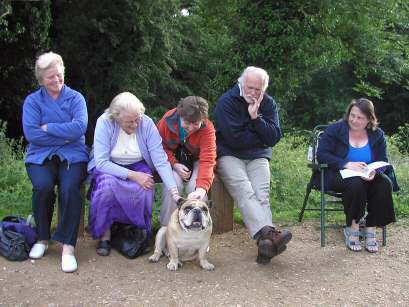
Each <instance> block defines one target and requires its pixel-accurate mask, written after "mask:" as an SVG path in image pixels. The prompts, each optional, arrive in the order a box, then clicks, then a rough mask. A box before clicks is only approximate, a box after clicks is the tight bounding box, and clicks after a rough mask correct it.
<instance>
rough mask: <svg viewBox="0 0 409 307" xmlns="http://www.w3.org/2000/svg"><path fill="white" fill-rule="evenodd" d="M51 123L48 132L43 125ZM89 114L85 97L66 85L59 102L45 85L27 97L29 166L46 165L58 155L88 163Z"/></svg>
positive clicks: (25, 133) (24, 108)
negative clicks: (51, 158)
mask: <svg viewBox="0 0 409 307" xmlns="http://www.w3.org/2000/svg"><path fill="white" fill-rule="evenodd" d="M44 124H47V131H46V132H45V131H43V130H42V129H41V126H42V125H44ZM87 124H88V113H87V106H86V103H85V99H84V97H83V96H82V95H81V94H80V93H79V92H77V91H75V90H73V89H71V88H69V87H68V86H66V85H64V87H63V88H62V90H61V94H60V96H59V98H58V99H57V100H53V99H52V98H51V96H50V95H49V94H48V92H47V90H46V89H45V87H44V86H41V87H40V88H39V89H38V90H37V91H35V92H34V93H32V94H30V95H28V96H27V98H26V99H25V101H24V105H23V130H24V136H25V137H26V139H27V141H28V143H29V144H28V149H27V156H26V160H25V162H26V163H33V164H42V163H43V162H44V160H45V159H47V158H49V157H51V156H53V155H57V156H59V157H60V158H61V159H65V160H67V163H68V165H69V164H71V163H78V162H88V152H87V148H86V145H85V136H84V134H85V131H86V130H87Z"/></svg>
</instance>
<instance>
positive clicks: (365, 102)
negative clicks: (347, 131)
mask: <svg viewBox="0 0 409 307" xmlns="http://www.w3.org/2000/svg"><path fill="white" fill-rule="evenodd" d="M352 107H357V108H358V109H359V110H360V111H361V112H362V113H364V114H365V115H366V117H367V118H368V120H369V123H368V126H367V127H366V128H367V129H372V130H375V129H376V128H377V127H378V125H379V122H378V119H377V118H376V115H375V108H374V106H373V103H372V101H370V100H369V99H366V98H359V99H353V100H352V102H351V103H350V104H349V106H348V107H347V109H346V112H345V115H344V120H345V121H348V118H349V114H350V113H351V109H352Z"/></svg>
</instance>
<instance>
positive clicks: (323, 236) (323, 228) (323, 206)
mask: <svg viewBox="0 0 409 307" xmlns="http://www.w3.org/2000/svg"><path fill="white" fill-rule="evenodd" d="M325 205H326V203H325V191H324V171H323V170H322V171H321V247H324V246H325V237H326V228H325V227H326V225H325Z"/></svg>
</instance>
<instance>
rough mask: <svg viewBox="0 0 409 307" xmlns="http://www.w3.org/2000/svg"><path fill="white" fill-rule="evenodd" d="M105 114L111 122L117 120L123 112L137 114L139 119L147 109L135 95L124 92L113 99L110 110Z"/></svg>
mask: <svg viewBox="0 0 409 307" xmlns="http://www.w3.org/2000/svg"><path fill="white" fill-rule="evenodd" d="M105 112H106V113H107V114H108V118H109V119H111V120H112V119H113V120H117V119H118V117H119V116H120V115H121V113H123V112H137V113H138V114H139V117H142V116H143V114H144V113H145V107H144V105H143V103H142V102H141V101H140V100H139V99H138V98H137V97H136V96H135V95H134V94H132V93H129V92H123V93H120V94H118V95H116V96H115V97H114V99H112V101H111V104H110V105H109V108H108V109H106V110H105Z"/></svg>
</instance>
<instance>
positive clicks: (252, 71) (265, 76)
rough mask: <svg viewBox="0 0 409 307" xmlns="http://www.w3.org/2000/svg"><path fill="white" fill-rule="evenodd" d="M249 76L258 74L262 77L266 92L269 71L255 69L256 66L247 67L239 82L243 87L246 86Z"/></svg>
mask: <svg viewBox="0 0 409 307" xmlns="http://www.w3.org/2000/svg"><path fill="white" fill-rule="evenodd" d="M248 74H256V75H258V76H260V77H261V79H262V80H263V91H265V90H266V89H267V87H268V81H269V79H270V77H269V76H268V73H267V71H265V70H264V69H262V68H260V67H255V66H248V67H246V68H245V69H244V70H243V72H242V73H241V76H240V78H239V79H238V80H237V81H238V82H239V83H240V85H241V86H244V82H245V81H246V78H247V75H248Z"/></svg>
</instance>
